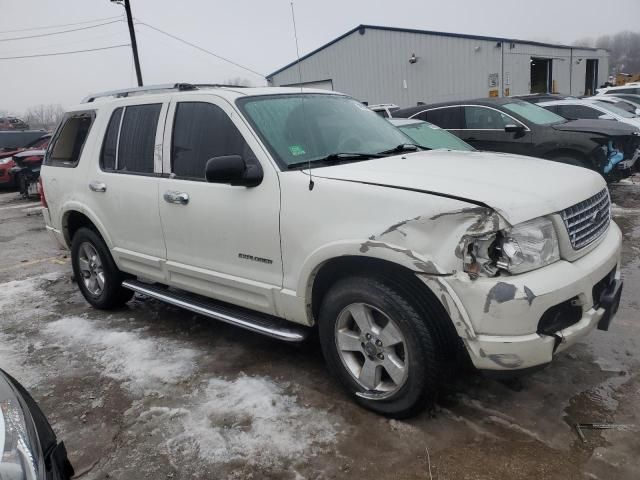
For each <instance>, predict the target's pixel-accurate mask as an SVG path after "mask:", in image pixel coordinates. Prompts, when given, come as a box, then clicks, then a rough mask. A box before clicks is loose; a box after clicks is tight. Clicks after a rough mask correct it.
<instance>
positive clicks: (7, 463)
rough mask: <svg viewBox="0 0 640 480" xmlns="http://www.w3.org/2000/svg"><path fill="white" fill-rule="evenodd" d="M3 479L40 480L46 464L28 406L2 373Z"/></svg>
mask: <svg viewBox="0 0 640 480" xmlns="http://www.w3.org/2000/svg"><path fill="white" fill-rule="evenodd" d="M0 445H2V446H3V449H2V456H1V457H0V479H5V478H6V479H8V480H38V479H40V478H43V477H42V476H41V475H44V463H43V460H42V453H41V451H40V443H39V441H38V436H37V433H36V431H35V427H34V425H33V422H32V420H31V416H30V414H29V412H28V411H27V410H26V406H24V403H23V402H21V401H20V399H19V398H18V394H17V393H16V391H15V389H14V388H13V386H12V385H11V384H10V383H9V381H8V380H7V379H6V378H5V376H4V375H2V374H1V373H0Z"/></svg>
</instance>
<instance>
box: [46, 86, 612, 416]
mask: <svg viewBox="0 0 640 480" xmlns="http://www.w3.org/2000/svg"><path fill="white" fill-rule="evenodd" d="M42 191H43V201H44V202H45V203H48V209H45V210H44V217H45V220H46V223H47V229H48V230H49V232H51V234H52V235H53V236H54V237H55V238H56V239H57V240H58V241H59V242H60V243H61V244H62V245H64V246H65V247H67V248H70V249H71V253H72V263H73V270H74V273H75V278H76V280H77V282H78V285H79V288H80V290H81V291H82V293H83V294H84V296H85V298H86V299H87V301H88V302H89V303H90V304H92V305H93V306H95V307H97V308H105V309H108V308H114V307H119V306H122V305H123V304H124V303H125V302H127V301H128V300H129V299H130V298H131V296H132V293H133V292H134V291H136V292H139V293H142V294H145V295H148V296H151V297H155V298H159V299H161V300H164V301H166V302H168V303H171V304H174V305H179V306H181V307H184V308H186V309H189V310H192V311H194V312H197V313H200V314H203V315H207V316H210V317H213V318H217V319H220V320H223V321H226V322H229V323H232V324H235V325H238V326H240V327H243V328H248V329H250V330H253V331H257V332H260V333H263V334H267V335H270V336H273V337H276V338H281V339H283V340H287V341H301V340H303V339H304V338H305V336H306V335H307V333H308V332H309V331H311V330H312V327H317V330H318V334H319V337H320V342H321V344H322V348H323V352H324V355H325V358H326V361H327V364H328V366H329V368H330V370H331V371H332V372H333V373H334V374H335V376H336V377H337V378H338V379H339V380H340V381H341V383H342V384H343V385H344V386H345V388H346V389H347V390H348V391H349V392H350V394H351V395H353V397H354V398H355V399H356V400H357V401H359V402H360V403H361V404H363V405H364V406H366V407H367V408H370V409H372V410H375V411H377V412H380V413H383V414H386V415H391V416H395V417H403V416H408V415H411V414H413V413H415V412H417V411H419V410H420V409H421V408H423V407H424V406H425V405H428V404H430V403H432V402H433V401H434V399H435V396H436V394H437V392H438V386H439V384H440V382H441V381H442V380H443V378H444V377H445V376H446V375H448V374H449V373H451V371H452V366H453V365H454V364H455V359H457V358H463V357H461V356H460V354H463V355H464V356H467V357H468V358H469V359H470V360H471V362H472V363H473V364H474V365H475V367H477V368H478V369H480V370H483V371H487V372H493V373H496V374H500V373H502V374H514V373H518V372H522V371H523V370H526V369H531V368H534V367H540V366H543V365H545V364H547V363H549V362H550V361H551V360H552V357H553V355H554V354H555V353H557V352H559V351H561V350H563V349H564V348H566V347H567V346H569V345H571V344H572V343H574V342H575V341H576V340H577V339H579V338H582V337H584V336H585V335H586V334H587V333H589V332H590V331H592V330H593V329H594V328H595V327H596V326H598V327H599V328H601V329H607V328H608V325H609V322H610V320H611V317H612V316H613V314H614V313H615V312H616V309H617V306H618V303H619V299H620V292H621V286H622V282H621V280H620V268H619V255H620V246H621V233H620V230H619V229H618V227H617V226H616V224H615V223H613V222H612V221H611V220H610V201H609V193H608V190H607V187H606V185H605V182H604V180H603V179H602V177H601V176H600V175H599V174H597V173H595V172H592V171H589V170H586V169H583V168H577V167H573V166H569V165H565V164H561V163H557V162H547V161H542V160H539V159H532V158H529V157H521V156H515V155H506V154H497V153H483V152H475V151H449V150H431V151H429V150H426V149H423V148H418V147H416V146H415V145H412V144H411V140H410V139H409V137H407V136H405V135H404V134H403V133H402V132H401V131H400V130H398V129H396V128H395V127H394V126H393V125H391V124H390V123H389V122H387V121H386V120H384V119H383V118H381V117H380V116H378V115H377V114H375V113H374V112H372V111H371V110H369V109H367V108H366V107H365V106H364V105H362V104H361V103H359V102H357V101H356V100H354V99H352V98H350V97H347V96H344V95H341V94H337V93H334V92H326V91H322V90H318V91H316V90H300V89H297V88H296V89H294V88H237V87H230V88H223V87H211V86H209V87H204V86H193V85H188V84H177V85H175V86H173V87H171V86H169V87H167V86H164V87H156V88H150V87H148V88H146V89H143V90H136V89H134V90H128V91H121V92H108V93H106V94H103V95H100V96H94V97H89V98H88V99H87V100H86V101H85V102H84V103H82V104H80V105H78V106H75V107H73V108H71V109H69V111H68V113H67V114H66V116H65V117H64V119H63V120H62V122H61V125H60V126H59V127H58V129H57V131H56V133H55V135H54V137H53V140H52V142H51V145H50V147H49V150H48V152H47V156H46V160H45V165H44V166H43V168H42ZM167 287H169V288H167Z"/></svg>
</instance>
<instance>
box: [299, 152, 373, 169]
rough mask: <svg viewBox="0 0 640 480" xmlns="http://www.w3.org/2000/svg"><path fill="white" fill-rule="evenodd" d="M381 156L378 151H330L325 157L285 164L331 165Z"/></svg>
mask: <svg viewBox="0 0 640 480" xmlns="http://www.w3.org/2000/svg"><path fill="white" fill-rule="evenodd" d="M382 157H384V155H382V154H379V153H346V152H341V153H330V154H329V155H327V156H326V157H321V158H315V159H313V160H305V161H304V162H296V163H290V164H289V165H287V168H288V169H294V168H300V167H304V166H307V165H309V164H311V165H313V164H316V163H326V164H330V165H331V164H334V163H339V162H344V161H350V160H356V161H357V160H369V159H371V158H382Z"/></svg>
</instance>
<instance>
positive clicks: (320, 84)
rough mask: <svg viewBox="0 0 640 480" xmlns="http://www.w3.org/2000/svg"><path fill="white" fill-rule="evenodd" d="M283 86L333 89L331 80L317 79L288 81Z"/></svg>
mask: <svg viewBox="0 0 640 480" xmlns="http://www.w3.org/2000/svg"><path fill="white" fill-rule="evenodd" d="M282 86H283V87H304V88H319V89H320V90H333V80H331V79H329V80H318V81H317V82H303V83H290V84H288V85H282Z"/></svg>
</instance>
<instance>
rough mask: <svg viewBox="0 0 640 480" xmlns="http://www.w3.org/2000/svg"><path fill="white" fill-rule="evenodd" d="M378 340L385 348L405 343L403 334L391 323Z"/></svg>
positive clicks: (382, 331)
mask: <svg viewBox="0 0 640 480" xmlns="http://www.w3.org/2000/svg"><path fill="white" fill-rule="evenodd" d="M378 338H379V339H380V340H381V341H382V343H383V345H384V346H385V347H391V346H393V345H397V344H399V343H403V342H404V338H403V336H402V334H401V333H400V331H399V330H398V328H397V327H396V326H395V325H394V324H393V322H391V321H389V323H387V325H386V326H385V327H384V328H383V329H382V330H381V331H380V333H379V334H378Z"/></svg>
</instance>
